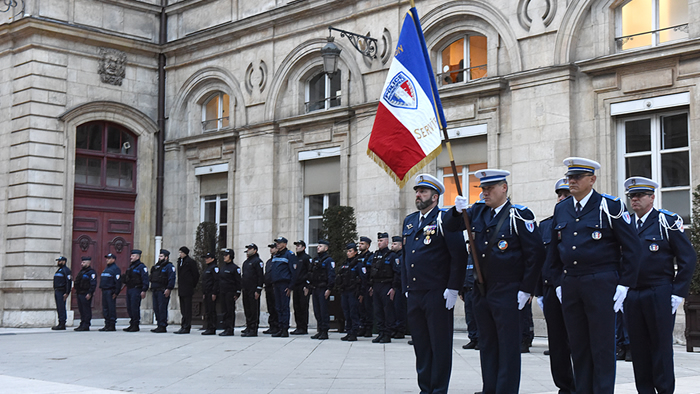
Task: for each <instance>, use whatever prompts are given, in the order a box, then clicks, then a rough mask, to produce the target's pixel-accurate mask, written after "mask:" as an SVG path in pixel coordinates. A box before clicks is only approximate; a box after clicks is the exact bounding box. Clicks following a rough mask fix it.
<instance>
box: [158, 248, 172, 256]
mask: <svg viewBox="0 0 700 394" xmlns="http://www.w3.org/2000/svg"><path fill="white" fill-rule="evenodd" d="M160 254H162V255H163V256H170V251H169V250H167V249H161V250H160Z"/></svg>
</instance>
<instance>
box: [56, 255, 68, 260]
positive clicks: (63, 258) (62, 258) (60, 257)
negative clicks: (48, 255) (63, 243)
mask: <svg viewBox="0 0 700 394" xmlns="http://www.w3.org/2000/svg"><path fill="white" fill-rule="evenodd" d="M56 261H68V259H67V258H65V257H63V256H58V258H57V259H56Z"/></svg>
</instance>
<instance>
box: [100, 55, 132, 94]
mask: <svg viewBox="0 0 700 394" xmlns="http://www.w3.org/2000/svg"><path fill="white" fill-rule="evenodd" d="M100 56H101V57H100V65H99V68H98V69H97V73H98V74H100V80H101V81H102V82H104V83H108V84H110V85H115V86H122V80H123V79H124V77H125V76H126V53H124V52H122V51H119V50H116V49H112V48H100Z"/></svg>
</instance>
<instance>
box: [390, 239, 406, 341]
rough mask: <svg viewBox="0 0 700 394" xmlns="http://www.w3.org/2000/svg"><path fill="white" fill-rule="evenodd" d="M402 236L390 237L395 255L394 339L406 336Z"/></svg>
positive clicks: (393, 284)
mask: <svg viewBox="0 0 700 394" xmlns="http://www.w3.org/2000/svg"><path fill="white" fill-rule="evenodd" d="M402 248H403V237H402V236H400V235H395V236H393V237H391V248H390V249H391V251H392V252H393V253H394V254H395V255H396V258H395V259H394V282H393V283H392V286H393V288H394V316H395V318H396V320H394V326H393V330H394V334H393V335H392V336H391V337H392V338H396V339H403V338H405V337H406V295H405V294H404V292H403V291H401V265H402V264H403V253H402V252H401V249H402Z"/></svg>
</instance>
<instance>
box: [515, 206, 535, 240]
mask: <svg viewBox="0 0 700 394" xmlns="http://www.w3.org/2000/svg"><path fill="white" fill-rule="evenodd" d="M516 219H518V220H522V221H523V222H525V223H526V224H528V223H532V224H534V223H535V222H536V221H537V216H535V213H534V212H533V213H532V220H528V219H525V218H524V217H522V215H520V212H519V211H518V209H517V208H515V207H513V206H511V207H510V233H511V234H513V228H515V234H517V235H520V232H519V231H518V226H517V222H516V221H515V220H516Z"/></svg>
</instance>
